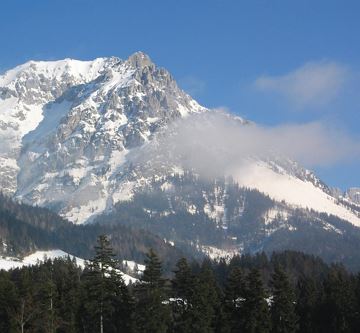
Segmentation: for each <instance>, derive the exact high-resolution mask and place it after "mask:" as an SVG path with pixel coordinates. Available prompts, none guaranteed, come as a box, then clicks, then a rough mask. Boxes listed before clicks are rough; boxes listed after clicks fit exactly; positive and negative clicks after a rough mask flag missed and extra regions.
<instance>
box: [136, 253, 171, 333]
mask: <svg viewBox="0 0 360 333" xmlns="http://www.w3.org/2000/svg"><path fill="white" fill-rule="evenodd" d="M164 285H165V280H164V279H163V278H162V267H161V262H160V260H159V258H158V256H157V255H156V254H155V252H154V251H153V250H152V249H151V250H150V251H149V253H148V254H147V258H146V259H145V270H144V273H143V275H142V277H141V278H140V283H139V284H138V285H137V286H136V287H135V294H136V312H135V323H136V329H137V331H138V332H147V333H163V332H166V331H167V328H168V324H169V320H170V314H169V307H168V305H167V303H168V302H169V301H168V298H167V295H166V292H165V287H164Z"/></svg>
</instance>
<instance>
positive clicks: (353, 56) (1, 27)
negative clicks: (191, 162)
mask: <svg viewBox="0 0 360 333" xmlns="http://www.w3.org/2000/svg"><path fill="white" fill-rule="evenodd" d="M0 10H1V11H0V31H2V34H1V43H0V45H1V52H0V71H4V70H6V69H8V68H10V67H13V66H15V65H17V64H20V63H23V62H25V61H27V60H29V59H35V60H36V59H38V60H40V59H42V60H51V59H60V58H65V57H71V58H77V59H92V58H95V57H99V56H111V55H115V56H119V57H121V58H127V57H128V56H129V55H130V54H131V53H133V52H135V51H138V50H142V51H144V52H146V53H148V54H149V55H150V57H151V58H152V59H153V61H154V62H155V63H157V64H158V65H160V66H162V67H165V68H167V69H168V70H169V71H170V72H171V73H172V74H173V76H174V77H175V78H176V80H177V81H178V82H179V84H180V85H181V86H182V87H183V88H184V89H185V90H187V91H188V92H190V93H191V94H192V95H193V96H194V97H195V98H196V99H197V100H198V101H199V102H200V103H201V104H203V105H205V106H207V107H227V108H228V109H229V110H231V111H232V112H235V113H238V114H240V115H242V116H245V117H247V118H249V119H251V120H254V121H256V122H258V123H260V124H263V125H267V126H276V125H279V124H284V123H295V124H299V123H301V124H302V123H307V122H320V123H321V124H324V125H325V126H328V127H329V128H331V129H334V130H336V131H341V132H342V133H343V134H344V135H346V136H349V137H350V138H351V139H352V140H354V141H355V142H356V141H359V138H360V126H359V125H360V97H359V96H358V95H360V94H359V93H358V90H359V89H358V87H359V86H360V84H359V83H360V20H359V13H360V2H359V1H340V0H339V1H331V0H326V1H325V0H324V1H323V0H318V1H314V0H313V1H306V0H302V1H288V0H283V1H276V0H274V1H256V0H249V1H238V0H233V1H230V0H192V1H188V0H153V1H149V0H138V1H134V0H132V1H129V0H121V1H120V0H119V1H110V0H101V1H97V0H94V1H92V0H61V1H59V0H51V1H49V0H48V1H45V0H43V1H42V0H37V1H28V0H23V1H22V0H11V1H10V0H2V1H1V9H0ZM350 155H351V154H350ZM353 155H354V156H350V157H349V158H347V159H346V161H343V162H342V163H339V162H338V163H335V164H330V165H322V166H315V167H314V168H315V170H316V172H317V173H318V174H319V175H320V177H321V178H323V179H324V180H325V181H326V182H327V183H329V184H330V185H334V186H339V187H342V188H346V187H349V186H360V172H359V171H358V170H359V169H360V159H359V156H358V154H357V153H356V152H354V154H353Z"/></svg>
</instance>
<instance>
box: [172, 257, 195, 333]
mask: <svg viewBox="0 0 360 333" xmlns="http://www.w3.org/2000/svg"><path fill="white" fill-rule="evenodd" d="M174 273H175V276H174V279H173V280H172V295H173V299H172V302H171V305H172V325H171V326H172V327H171V331H172V332H177V333H186V332H189V331H190V328H191V317H190V313H189V310H190V302H191V301H192V297H193V293H194V276H193V274H192V272H191V269H190V267H189V265H188V263H187V260H186V259H185V258H182V259H180V260H179V261H178V262H177V264H176V269H175V271H174Z"/></svg>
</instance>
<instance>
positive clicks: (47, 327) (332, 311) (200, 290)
mask: <svg viewBox="0 0 360 333" xmlns="http://www.w3.org/2000/svg"><path fill="white" fill-rule="evenodd" d="M95 250H96V251H95V252H96V254H95V255H94V259H93V260H92V261H91V263H90V264H89V265H88V267H86V268H85V269H84V270H82V269H81V268H79V267H77V266H76V264H75V262H73V261H72V260H70V258H64V259H56V260H54V261H51V260H47V261H45V262H44V263H42V264H38V265H35V266H31V267H23V268H22V269H15V270H11V271H9V272H5V271H0V332H1V333H3V332H4V333H8V332H11V333H12V332H21V331H22V329H23V331H24V332H39V333H43V332H44V333H45V332H56V333H65V332H66V333H77V332H79V333H80V332H81V333H84V332H85V333H92V332H99V333H101V315H102V319H103V320H102V321H103V332H105V333H107V332H109V333H111V332H116V333H118V332H119V333H120V332H122V333H127V332H139V333H140V332H141V333H142V332H150V333H151V332H156V333H157V332H166V333H168V332H169V333H170V332H171V333H190V332H191V333H233V332H270V331H272V332H301V333H302V332H305V333H307V332H313V333H320V332H321V333H322V332H330V333H331V332H358V327H359V319H360V315H359V314H360V278H359V276H354V275H353V274H351V273H349V272H348V271H346V270H345V269H344V267H342V266H339V265H335V266H331V267H329V266H327V265H326V264H324V263H323V262H322V261H321V260H320V259H318V258H315V257H312V256H307V255H304V254H302V253H297V252H284V253H276V254H274V255H273V256H272V257H271V258H270V260H269V259H268V258H267V257H266V255H264V254H258V255H257V256H249V255H244V256H241V257H234V258H233V259H232V260H231V261H230V263H226V262H224V261H221V262H211V261H209V260H204V261H203V262H202V264H201V265H199V263H196V262H192V263H191V264H188V262H187V260H186V259H185V258H182V259H181V260H179V261H178V263H177V264H176V267H175V270H174V275H173V276H172V278H171V280H170V281H169V280H166V279H164V277H163V274H162V265H161V261H160V260H159V258H158V256H157V255H156V254H155V253H154V251H150V252H149V253H148V256H147V259H146V270H145V272H144V274H143V275H142V277H141V281H140V283H136V284H135V285H130V286H126V285H125V284H124V283H123V281H122V278H121V276H120V274H119V272H118V271H117V270H116V267H117V266H118V262H117V260H116V259H115V257H114V255H113V251H112V247H111V244H110V243H109V240H108V238H107V237H105V236H101V237H100V238H99V243H98V245H97V247H96V249H95ZM280 263H281V267H284V269H280V268H279V267H280ZM285 268H286V269H285ZM285 272H286V273H285ZM224 279H225V281H226V282H225V283H224V282H223V280H224ZM295 295H296V296H295ZM270 304H271V305H270Z"/></svg>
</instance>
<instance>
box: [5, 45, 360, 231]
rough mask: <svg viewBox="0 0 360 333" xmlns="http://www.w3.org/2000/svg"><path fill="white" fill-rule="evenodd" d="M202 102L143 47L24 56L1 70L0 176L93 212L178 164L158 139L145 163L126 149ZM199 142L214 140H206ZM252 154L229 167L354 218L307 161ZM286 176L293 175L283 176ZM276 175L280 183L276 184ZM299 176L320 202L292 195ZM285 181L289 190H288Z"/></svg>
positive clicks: (23, 190)
mask: <svg viewBox="0 0 360 333" xmlns="http://www.w3.org/2000/svg"><path fill="white" fill-rule="evenodd" d="M207 111H208V110H207V109H206V108H204V107H202V106H200V105H199V104H198V103H197V102H196V101H195V100H193V99H192V98H191V97H190V96H189V95H187V94H186V93H185V92H184V91H182V90H181V89H180V88H179V87H178V86H177V83H176V81H175V80H174V79H173V77H172V76H171V74H170V73H169V72H168V71H167V70H165V69H163V68H160V67H158V66H156V65H155V64H154V63H153V62H152V61H151V60H150V58H149V57H148V56H147V55H146V54H144V53H142V52H137V53H135V54H133V55H131V56H130V57H129V58H128V59H127V60H121V59H119V58H116V57H110V58H98V59H95V60H92V61H79V60H73V59H64V60H59V61H30V62H28V63H26V64H23V65H20V66H18V67H16V68H14V69H12V70H9V71H7V72H6V73H5V74H4V75H2V76H0V140H1V146H0V176H1V177H0V186H1V188H2V191H3V192H5V193H7V194H11V195H15V196H16V197H17V198H19V199H21V200H23V201H24V202H26V203H30V204H36V205H41V206H48V207H51V208H53V209H54V210H55V211H57V212H59V213H60V214H61V215H63V216H65V217H66V218H68V219H69V220H71V221H73V222H76V223H82V222H85V221H90V220H91V219H92V218H93V217H94V216H95V215H97V214H100V213H102V212H104V211H108V210H110V209H111V208H112V207H113V205H114V204H115V203H117V202H119V201H122V200H128V199H130V198H131V197H132V195H133V193H134V189H138V188H142V187H144V186H147V185H148V184H149V183H150V182H149V179H151V178H152V177H163V176H166V175H167V174H174V173H177V172H180V173H181V172H182V171H183V168H182V166H181V165H180V164H177V163H173V161H172V160H171V159H169V160H166V161H165V162H164V159H160V162H159V163H158V164H156V163H157V160H158V159H157V156H156V154H157V149H154V150H152V149H147V150H148V151H151V152H152V151H154V154H153V155H151V154H150V155H149V154H147V155H146V157H147V160H144V157H143V156H140V157H142V158H140V159H139V160H140V162H141V163H142V165H139V164H138V165H134V164H133V160H132V159H130V158H129V157H131V156H134V155H137V156H139V155H141V154H142V153H143V152H144V151H145V150H146V149H145V150H142V149H140V148H141V147H149V146H151V145H152V144H153V143H154V144H153V146H156V144H157V142H156V140H153V139H154V138H155V137H157V134H158V133H163V132H164V131H165V132H166V131H170V132H171V130H174V127H172V126H169V125H170V124H173V123H174V121H175V120H177V119H181V118H187V116H188V115H193V114H208V112H207ZM224 117H228V118H229V119H231V121H234V122H235V123H236V124H240V125H241V126H242V125H244V126H245V125H248V124H249V122H248V121H246V120H244V119H242V118H240V117H237V116H234V115H229V114H227V113H224ZM198 118H199V119H201V115H200V117H198ZM187 119H189V118H187ZM190 120H193V119H192V118H190ZM204 124H205V123H204V120H200V121H198V122H197V123H196V125H197V126H199V127H204ZM194 130H196V126H195V127H194ZM213 131H216V127H214V129H213ZM211 133H212V132H211ZM220 141H221V140H220ZM221 142H222V141H221ZM190 144H191V145H192V142H190ZM217 146H219V145H217ZM150 148H151V147H150ZM155 148H156V147H155ZM170 148H171V147H170ZM205 148H206V149H209V150H214V147H212V146H211V145H209V146H208V147H205ZM218 148H219V151H222V150H223V149H222V148H223V147H221V145H220V147H218ZM194 154H196V155H199V154H197V152H194ZM170 155H171V154H170ZM196 157H198V156H196ZM254 161H255V162H254V163H253V164H252V167H251V168H250V166H249V167H248V168H246V170H245V168H239V170H237V171H236V172H235V173H234V175H235V176H236V177H235V178H236V180H238V182H239V183H240V185H243V186H247V187H253V188H257V189H259V190H261V191H262V192H265V193H268V194H269V195H270V196H272V197H273V198H275V199H277V200H288V202H289V203H291V204H294V205H295V204H296V203H298V204H299V206H302V207H309V208H313V209H316V210H319V211H328V212H330V213H333V214H337V215H338V216H340V217H342V218H346V219H347V220H348V221H352V222H353V223H354V224H360V222H359V216H358V215H354V214H353V212H352V211H350V210H349V209H348V207H342V208H341V211H340V213H338V212H339V210H338V209H337V208H336V207H337V206H338V204H337V202H335V200H334V198H333V197H332V195H331V194H330V193H329V192H330V190H329V189H328V187H327V186H326V185H325V184H323V183H321V182H320V181H319V180H318V179H317V178H316V177H315V176H314V174H312V173H310V172H309V171H307V170H305V169H302V168H299V167H298V166H297V165H296V164H294V163H293V162H292V161H290V160H286V159H283V158H279V159H277V158H276V157H274V158H272V159H271V160H269V161H266V163H265V161H261V163H260V164H259V163H258V162H259V160H258V159H255V160H254ZM200 162H201V163H203V161H200ZM160 164H161V165H160ZM206 167H207V166H206ZM260 176H261V177H262V176H264V177H262V178H267V180H266V179H262V178H261V177H260ZM265 176H266V177H265ZM290 178H291V180H292V181H291V182H290V183H291V184H290V183H289V182H287V183H286V184H285V183H284V182H285V180H286V179H290ZM279 184H283V185H284V186H283V188H284V190H281V191H279V190H278V186H280V185H279ZM304 184H306V191H308V192H306V193H310V192H311V193H313V192H314V191H315V192H316V193H317V192H318V191H321V195H320V196H321V198H320V199H321V200H320V199H319V200H318V201H317V202H320V203H321V205H320V204H319V205H318V204H316V205H309V204H308V201H309V200H307V201H306V200H305V199H307V198H310V197H311V196H310V194H307V195H305V197H306V198H304V196H300V197H299V196H297V195H292V194H293V193H297V191H299V190H300V191H302V190H304V189H305V187H304ZM265 185H266V186H265ZM285 185H286V186H285ZM288 186H290V187H291V188H292V189H293V190H291V191H290V190H289V191H288V192H286V191H285V189H287V190H288ZM292 186H293V187H292ZM304 191H305V190H304ZM280 192H281V193H283V194H284V195H283V196H280V195H278V194H279V193H280ZM315 192H314V193H315ZM304 193H305V192H304ZM299 198H300V199H301V200H302V201H301V200H300V199H299ZM298 200H300V201H301V202H298ZM313 202H315V200H313V201H312V202H311V203H313ZM329 202H330V204H329ZM328 204H329V205H330V206H331V209H329V207H330V206H329V205H328ZM335 206H336V207H335ZM348 214H350V215H348Z"/></svg>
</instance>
